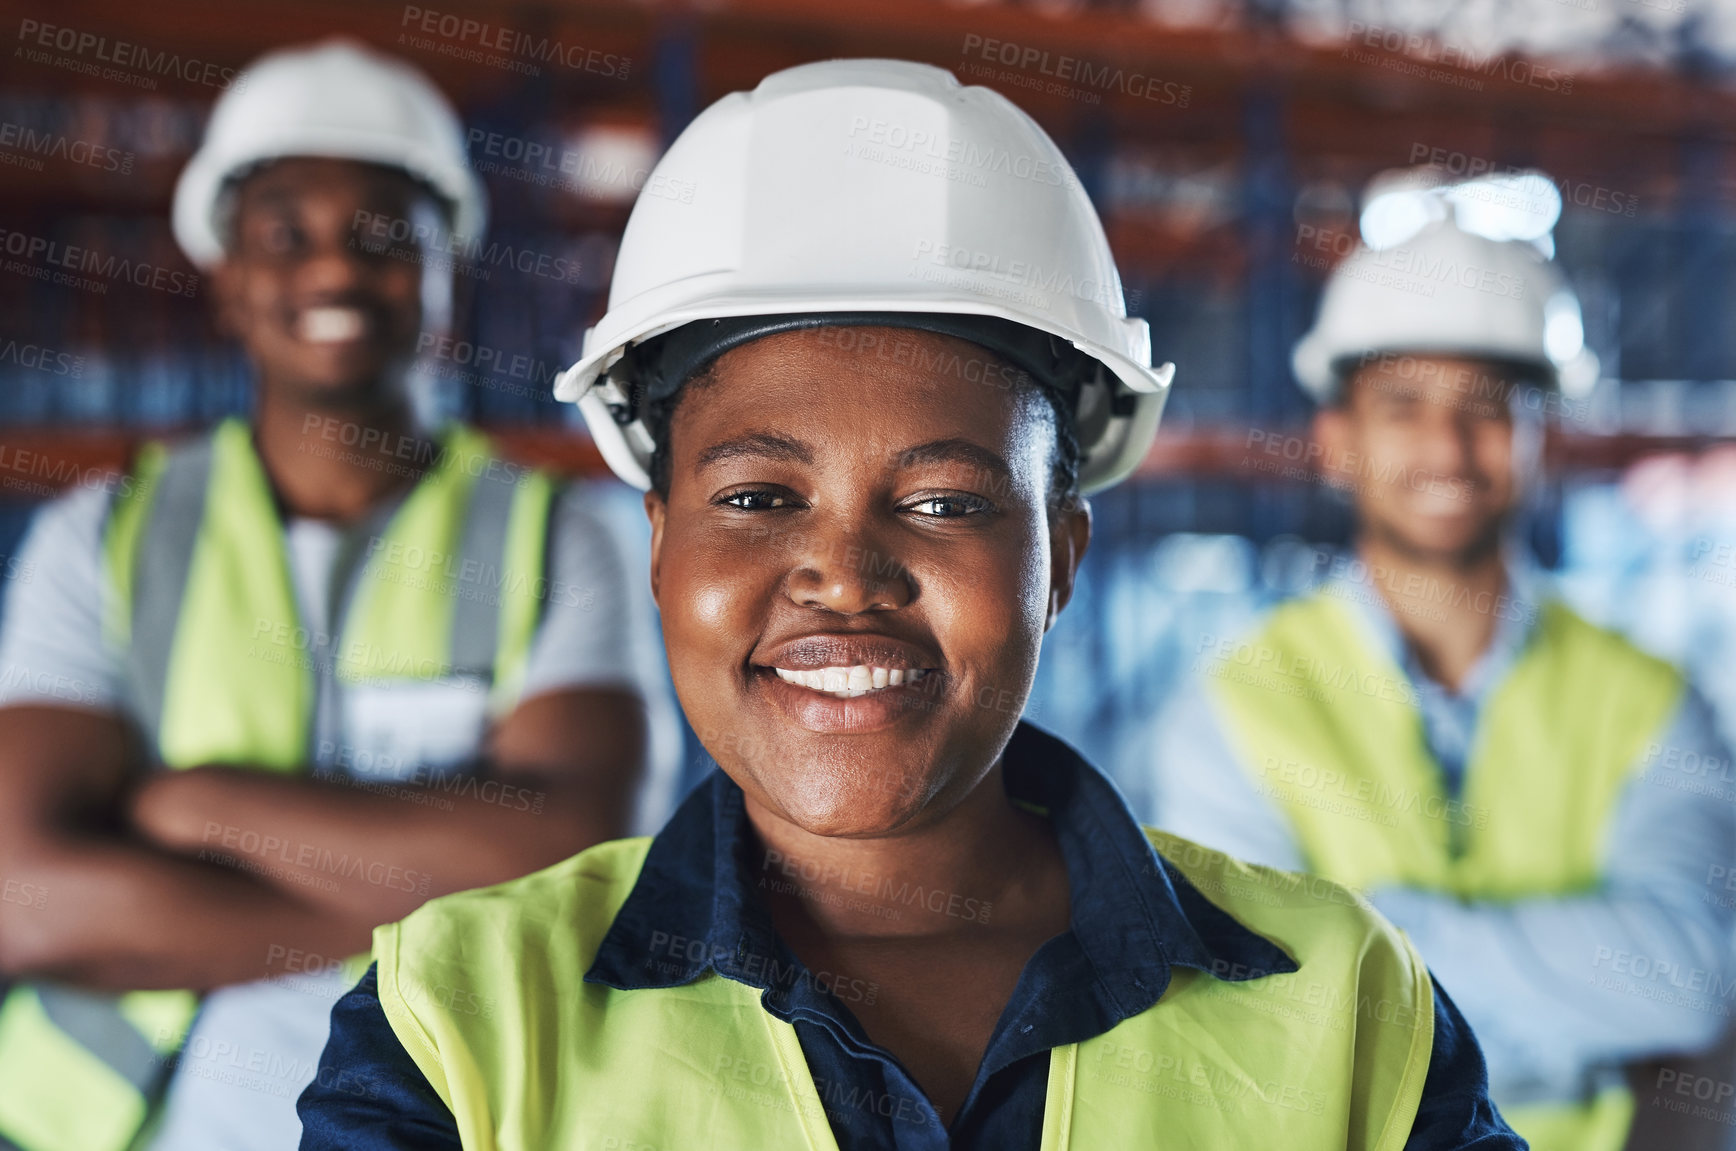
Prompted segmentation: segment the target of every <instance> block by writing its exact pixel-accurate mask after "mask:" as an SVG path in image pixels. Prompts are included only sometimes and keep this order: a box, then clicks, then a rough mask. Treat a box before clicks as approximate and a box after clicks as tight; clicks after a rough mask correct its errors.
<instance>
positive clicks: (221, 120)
mask: <svg viewBox="0 0 1736 1151" xmlns="http://www.w3.org/2000/svg"><path fill="white" fill-rule="evenodd" d="M287 156H326V157H334V158H338V159H344V160H363V161H367V162H370V163H375V164H385V165H389V166H391V167H395V168H401V169H403V170H404V171H406V172H408V173H409V174H410V175H412V176H414V177H416V178H417V179H419V180H421V181H423V182H424V183H426V184H427V185H428V186H429V187H430V188H432V189H433V190H434V191H435V192H436V193H438V194H439V195H440V196H441V197H442V198H443V199H444V200H445V201H446V202H447V204H448V206H449V207H450V208H451V211H452V227H453V231H455V232H457V233H458V234H459V235H463V236H480V235H481V234H482V229H483V226H484V224H485V223H486V221H487V215H488V200H487V196H486V194H485V193H484V191H483V188H482V183H481V181H479V180H478V179H477V178H476V175H475V174H474V173H473V172H471V170H470V166H469V164H468V162H467V161H466V159H465V151H464V132H463V129H462V127H461V126H460V124H459V121H458V117H457V115H456V114H455V113H454V112H453V111H452V106H451V105H450V104H448V103H447V102H446V98H445V97H444V96H442V95H441V94H440V90H439V89H438V88H436V87H434V85H433V84H432V83H431V82H430V81H429V80H428V78H427V77H426V76H424V75H423V74H422V73H421V72H419V71H418V70H416V69H415V68H413V67H411V66H410V65H409V64H406V63H404V62H403V61H401V60H396V59H393V58H391V57H389V56H384V55H381V54H380V53H378V52H374V51H372V50H370V49H368V48H366V47H364V46H362V45H361V44H359V43H356V42H355V41H352V40H347V39H341V38H339V39H333V40H328V41H325V42H323V43H320V44H316V45H313V46H310V47H300V48H289V49H284V50H282V51H277V52H272V53H269V54H268V55H265V56H262V57H260V58H259V59H258V60H256V61H254V62H253V63H252V64H251V65H249V66H248V67H247V68H246V69H245V70H244V71H243V72H242V73H241V74H240V75H239V76H237V77H236V79H235V82H234V84H233V85H231V86H230V88H229V90H228V91H226V92H224V94H223V96H222V97H221V98H220V99H219V100H218V101H217V105H216V107H215V108H213V109H212V111H211V121H210V123H209V124H208V125H207V126H206V129H205V141H204V143H203V144H202V145H201V146H200V148H199V151H198V152H197V153H195V154H194V156H193V159H192V160H191V161H189V162H188V164H187V167H186V169H185V170H184V171H182V173H181V178H180V181H179V183H177V184H176V185H175V205H174V227H175V239H176V240H178V241H179V242H180V245H181V250H182V251H184V252H186V253H187V258H188V259H190V260H192V261H193V263H194V264H197V265H198V266H200V267H209V266H211V265H212V264H215V263H217V262H218V261H219V260H221V259H222V258H223V235H222V228H223V222H222V221H221V220H219V219H218V218H217V216H218V212H219V210H220V208H221V206H222V205H221V198H222V194H223V191H224V188H225V186H226V185H227V184H228V182H229V181H230V180H233V179H235V178H237V177H239V176H241V175H243V174H244V173H246V172H247V170H248V169H250V168H253V167H254V166H256V165H258V164H262V163H265V162H266V161H270V160H277V159H282V158H284V157H287Z"/></svg>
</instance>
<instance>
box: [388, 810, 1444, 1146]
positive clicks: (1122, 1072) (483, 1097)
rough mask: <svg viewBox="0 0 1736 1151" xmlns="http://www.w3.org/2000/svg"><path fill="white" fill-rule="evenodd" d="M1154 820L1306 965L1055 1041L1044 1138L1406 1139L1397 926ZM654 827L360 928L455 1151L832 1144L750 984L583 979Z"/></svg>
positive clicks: (1214, 982)
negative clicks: (618, 983) (459, 1148)
mask: <svg viewBox="0 0 1736 1151" xmlns="http://www.w3.org/2000/svg"><path fill="white" fill-rule="evenodd" d="M1147 834H1148V835H1149V836H1150V838H1151V841H1152V844H1153V845H1154V846H1155V847H1156V848H1157V850H1158V851H1159V852H1161V853H1162V854H1163V855H1164V857H1165V858H1167V859H1169V860H1170V861H1171V862H1172V863H1174V864H1175V865H1176V866H1177V867H1178V868H1179V869H1180V871H1181V872H1182V874H1184V875H1185V876H1186V877H1187V878H1188V879H1189V880H1190V881H1191V882H1192V883H1193V884H1194V885H1195V886H1196V887H1198V888H1199V890H1200V891H1202V892H1205V893H1208V894H1209V896H1210V898H1212V899H1213V900H1214V902H1216V903H1217V904H1218V905H1219V906H1221V907H1222V908H1223V909H1224V910H1226V911H1227V912H1228V913H1229V914H1231V915H1232V916H1234V917H1235V918H1236V919H1237V920H1238V921H1240V922H1241V923H1242V924H1243V925H1245V926H1246V927H1248V928H1250V929H1251V930H1253V931H1255V932H1257V933H1259V934H1260V935H1262V936H1264V937H1266V938H1267V939H1270V940H1271V941H1272V942H1274V943H1275V944H1277V945H1278V946H1279V947H1281V948H1282V949H1283V950H1284V951H1285V952H1286V953H1288V954H1289V955H1290V957H1291V958H1292V959H1293V960H1295V962H1296V963H1297V965H1298V970H1296V971H1295V972H1294V973H1289V974H1274V975H1265V976H1260V977H1257V978H1252V979H1246V980H1242V981H1230V980H1226V979H1219V978H1216V977H1215V976H1213V975H1211V974H1209V973H1206V972H1203V971H1197V970H1194V969H1191V968H1181V967H1178V968H1175V969H1174V972H1173V975H1172V978H1171V982H1170V985H1169V987H1168V989H1167V990H1166V991H1165V992H1164V995H1163V998H1162V999H1161V1000H1159V1001H1158V1002H1157V1003H1156V1004H1154V1005H1153V1006H1152V1007H1151V1008H1149V1009H1148V1010H1146V1011H1144V1012H1142V1013H1140V1014H1138V1015H1136V1016H1133V1017H1131V1018H1129V1019H1126V1020H1124V1021H1123V1022H1121V1023H1120V1024H1118V1025H1117V1026H1116V1027H1114V1028H1112V1029H1111V1030H1110V1031H1108V1032H1106V1033H1105V1034H1103V1035H1100V1036H1097V1037H1096V1038H1093V1039H1089V1040H1086V1041H1085V1042H1083V1043H1078V1044H1069V1045H1067V1046H1064V1047H1057V1048H1055V1049H1053V1051H1051V1053H1050V1057H1049V1079H1048V1092H1047V1095H1046V1098H1045V1104H1044V1113H1043V1131H1042V1146H1043V1148H1044V1151H1063V1149H1066V1148H1072V1149H1074V1151H1101V1149H1104V1148H1117V1147H1155V1146H1165V1147H1178V1148H1182V1147H1192V1148H1239V1147H1283V1148H1286V1149H1294V1151H1305V1149H1307V1148H1322V1149H1324V1148H1331V1149H1332V1151H1400V1148H1402V1147H1403V1146H1404V1144H1405V1141H1406V1140H1407V1139H1408V1138H1409V1136H1410V1132H1411V1127H1412V1125H1413V1123H1414V1122H1415V1117H1416V1113H1417V1107H1418V1103H1419V1101H1420V1100H1421V1098H1422V1091H1423V1083H1424V1080H1425V1079H1426V1077H1427V1074H1428V1068H1429V1057H1430V1054H1431V1048H1432V1045H1433V1040H1434V995H1433V988H1432V987H1431V985H1430V982H1429V976H1428V972H1427V970H1426V968H1425V967H1424V966H1423V963H1422V960H1421V959H1420V958H1419V957H1418V956H1417V954H1416V952H1415V950H1414V949H1413V948H1412V947H1411V946H1410V943H1409V941H1408V940H1406V939H1405V938H1404V937H1403V935H1401V934H1400V933H1399V932H1398V931H1396V930H1394V929H1393V928H1392V927H1391V926H1390V925H1389V924H1387V923H1386V922H1385V920H1383V919H1381V918H1380V917H1379V916H1378V915H1376V914H1374V913H1373V911H1372V909H1370V908H1369V907H1368V905H1367V904H1366V903H1364V902H1362V901H1360V900H1359V899H1358V898H1357V897H1355V896H1353V895H1351V894H1350V893H1349V892H1347V891H1345V890H1344V889H1342V888H1340V887H1338V886H1336V885H1334V884H1330V883H1328V882H1327V881H1325V880H1321V879H1310V878H1308V877H1303V876H1296V875H1290V874H1286V873H1284V872H1279V871H1273V870H1271V869H1269V868H1261V867H1251V866H1249V865H1246V864H1243V863H1240V862H1237V861H1235V860H1231V859H1229V858H1228V857H1226V856H1224V855H1223V854H1222V853H1220V852H1214V851H1208V850H1206V849H1204V848H1200V847H1199V846H1197V845H1195V844H1190V843H1188V842H1186V841H1184V840H1180V839H1176V838H1174V837H1172V836H1168V835H1165V834H1164V833H1162V832H1157V831H1149V830H1148V831H1147ZM650 842H651V841H650V840H649V839H646V838H638V839H624V840H615V841H613V842H610V843H605V844H601V845H598V846H596V847H593V848H591V849H590V850H588V851H585V852H582V853H581V854H579V855H576V856H574V857H572V858H570V859H568V860H565V861H563V862H561V863H558V864H556V865H554V866H553V867H550V868H547V869H545V870H543V871H540V872H536V873H534V874H532V875H529V876H526V877H523V878H521V879H517V880H513V881H510V882H508V883H504V884H501V885H498V886H496V887H491V888H481V889H477V890H474V891H466V892H459V893H457V894H454V895H449V896H445V897H442V898H440V899H436V900H433V901H431V902H429V903H427V904H424V905H423V906H422V907H421V908H419V909H418V910H416V911H415V912H412V913H411V914H410V915H409V916H408V917H407V918H406V919H404V920H403V921H402V922H400V923H396V924H389V925H387V926H384V927H380V928H378V929H376V931H375V933H374V958H375V961H376V962H377V963H378V965H379V972H378V979H379V996H380V1004H381V1007H382V1008H383V1010H384V1013H385V1016H386V1019H387V1020H388V1021H389V1023H390V1024H391V1027H392V1030H393V1032H394V1033H395V1034H396V1035H397V1036H398V1039H399V1040H400V1042H402V1044H403V1046H404V1048H405V1050H406V1051H407V1052H408V1053H409V1055H410V1057H411V1058H412V1059H413V1060H414V1061H415V1062H416V1065H417V1066H418V1067H419V1068H420V1069H421V1070H422V1072H423V1074H425V1075H426V1076H427V1078H428V1082H429V1083H430V1085H431V1086H432V1087H433V1089H434V1090H435V1092H436V1093H437V1094H438V1095H439V1096H440V1098H441V1100H442V1101H444V1102H445V1104H446V1106H447V1107H448V1108H450V1109H451V1111H452V1114H453V1116H454V1118H455V1120H456V1122H457V1127H458V1131H459V1134H460V1136H461V1138H462V1140H463V1144H464V1147H465V1148H466V1149H467V1151H533V1149H536V1151H542V1149H545V1148H551V1147H559V1148H561V1149H562V1151H621V1149H624V1148H632V1147H640V1148H682V1147H719V1148H753V1149H754V1151H786V1149H787V1151H796V1149H802V1151H819V1149H822V1148H823V1149H826V1151H836V1148H837V1143H836V1141H835V1140H834V1138H833V1136H832V1131H831V1127H830V1124H829V1122H828V1119H827V1114H826V1108H827V1105H828V1103H827V1100H825V1099H824V1098H822V1096H821V1094H820V1092H819V1090H818V1088H817V1086H816V1084H815V1082H814V1079H813V1076H812V1075H811V1074H810V1072H809V1070H808V1066H807V1062H806V1060H805V1059H804V1057H803V1055H802V1048H801V1044H800V1041H799V1040H798V1039H797V1036H796V1031H795V1028H794V1027H793V1026H791V1025H790V1024H789V1023H786V1022H784V1021H783V1020H781V1019H778V1018H777V1017H776V1016H774V1015H772V1014H771V1013H770V1012H768V1011H767V1010H766V1009H765V1008H764V1006H762V1004H761V1002H760V995H761V993H760V991H759V989H757V988H754V987H750V986H747V985H745V984H742V983H738V982H736V981H734V980H731V979H726V978H724V977H723V976H721V975H718V974H716V973H715V972H708V973H706V974H705V975H702V976H700V977H699V978H698V979H696V980H695V981H694V982H692V983H689V984H685V985H682V986H678V987H658V988H644V989H637V990H628V991H622V990H617V989H615V988H612V987H608V986H605V985H603V984H597V983H586V982H584V974H585V972H586V971H587V970H589V969H590V966H591V963H592V961H593V960H594V959H595V957H596V953H597V949H598V948H599V946H600V945H601V943H602V940H603V937H604V935H605V934H606V933H607V931H608V929H609V926H610V924H611V923H612V922H613V920H614V917H615V915H616V913H617V911H618V910H619V909H620V907H621V905H622V904H623V903H624V902H625V901H626V899H627V896H628V894H629V892H630V891H631V890H632V888H633V884H634V882H635V880H636V879H637V878H638V875H639V871H640V868H641V866H642V864H643V862H644V859H645V855H646V852H647V850H648V848H649V846H650ZM1156 862H1157V861H1156V860H1155V859H1154V860H1153V864H1154V866H1155V865H1156ZM832 1102H833V1103H834V1104H836V1100H834V1101H832Z"/></svg>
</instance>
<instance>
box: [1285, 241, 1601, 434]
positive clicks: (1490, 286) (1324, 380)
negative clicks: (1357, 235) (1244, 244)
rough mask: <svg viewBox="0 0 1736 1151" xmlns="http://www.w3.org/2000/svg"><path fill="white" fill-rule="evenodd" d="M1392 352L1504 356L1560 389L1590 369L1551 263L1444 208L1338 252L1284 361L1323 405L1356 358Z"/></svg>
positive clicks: (1574, 306) (1593, 367)
mask: <svg viewBox="0 0 1736 1151" xmlns="http://www.w3.org/2000/svg"><path fill="white" fill-rule="evenodd" d="M1401 354H1408V355H1443V356H1463V357H1468V358H1475V359H1490V360H1498V361H1504V362H1508V363H1512V364H1516V365H1520V366H1524V367H1527V368H1530V369H1531V370H1532V371H1534V372H1535V374H1536V376H1537V377H1538V379H1539V380H1541V381H1542V382H1545V383H1547V384H1550V385H1555V384H1566V385H1569V390H1574V389H1575V388H1577V387H1583V386H1585V385H1586V384H1588V383H1589V382H1595V379H1596V373H1597V360H1596V357H1595V355H1593V354H1592V353H1591V352H1590V351H1589V350H1587V349H1586V347H1585V340H1584V331H1583V328H1582V325H1581V322H1580V313H1579V303H1578V301H1577V299H1575V297H1574V295H1573V292H1572V289H1570V288H1569V287H1568V285H1567V282H1566V280H1565V279H1564V278H1563V277H1562V275H1561V273H1560V271H1558V270H1557V268H1556V266H1555V264H1554V262H1553V261H1551V260H1549V259H1548V258H1547V257H1545V256H1544V255H1543V253H1542V252H1541V251H1539V250H1538V248H1537V247H1536V245H1534V244H1532V243H1529V242H1526V241H1523V240H1493V239H1489V238H1488V237H1486V236H1481V235H1477V234H1475V233H1473V232H1469V231H1466V230H1465V229H1463V228H1461V227H1460V226H1459V225H1458V223H1457V222H1456V220H1455V219H1454V217H1453V215H1452V213H1451V212H1450V211H1449V212H1447V214H1446V216H1445V218H1444V219H1441V220H1437V221H1435V222H1433V223H1431V224H1429V225H1428V226H1427V227H1424V228H1423V229H1422V230H1421V231H1419V232H1417V233H1416V234H1415V235H1413V236H1411V237H1410V238H1408V239H1406V240H1404V241H1403V242H1401V243H1398V244H1395V245H1393V246H1391V247H1385V248H1371V247H1369V246H1368V245H1366V244H1363V245H1359V246H1358V247H1357V249H1356V250H1355V251H1354V252H1352V253H1351V254H1350V255H1349V256H1348V257H1346V258H1345V260H1344V262H1343V263H1341V264H1339V265H1338V267H1337V268H1336V269H1334V270H1333V273H1332V277H1331V279H1330V280H1328V282H1327V284H1326V291H1325V293H1324V294H1323V296H1322V298H1321V302H1320V313H1319V316H1318V317H1317V318H1316V320H1315V322H1314V327H1313V329H1312V330H1311V331H1309V333H1308V334H1307V335H1306V336H1304V337H1302V339H1301V340H1300V341H1299V342H1298V343H1297V344H1296V347H1295V349H1294V351H1293V352H1292V353H1291V357H1290V364H1291V367H1292V369H1293V370H1294V371H1295V373H1296V378H1297V379H1298V380H1299V381H1300V382H1301V384H1302V387H1303V390H1305V391H1306V392H1307V393H1308V394H1309V395H1310V396H1311V397H1313V399H1314V400H1315V402H1316V403H1319V404H1323V405H1324V404H1332V403H1335V402H1336V401H1337V399H1338V394H1339V391H1340V389H1341V387H1342V385H1343V382H1344V380H1345V378H1346V373H1347V372H1349V371H1350V370H1352V369H1353V368H1354V367H1355V366H1356V364H1358V363H1360V362H1364V361H1366V360H1367V359H1370V358H1374V357H1378V356H1382V355H1401ZM1588 373H1589V375H1590V380H1589V381H1588V380H1587V379H1586V376H1587V374H1588Z"/></svg>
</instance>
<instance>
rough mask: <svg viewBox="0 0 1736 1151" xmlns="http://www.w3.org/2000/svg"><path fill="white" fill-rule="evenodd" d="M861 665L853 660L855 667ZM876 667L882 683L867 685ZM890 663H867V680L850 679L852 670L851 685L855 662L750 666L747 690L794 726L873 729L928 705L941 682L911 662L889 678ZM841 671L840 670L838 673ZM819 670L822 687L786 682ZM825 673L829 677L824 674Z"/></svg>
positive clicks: (846, 730) (828, 729)
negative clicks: (757, 694) (837, 665)
mask: <svg viewBox="0 0 1736 1151" xmlns="http://www.w3.org/2000/svg"><path fill="white" fill-rule="evenodd" d="M860 666H861V665H857V667H860ZM876 670H878V671H879V672H881V673H884V674H885V680H886V682H885V685H884V686H881V687H875V686H873V681H874V679H875V678H876V676H875V672H876ZM891 670H892V669H890V668H879V669H875V668H872V667H869V668H868V669H867V675H868V677H869V686H867V687H861V686H855V685H852V684H851V682H850V680H851V673H852V672H853V671H854V672H855V680H856V683H857V685H859V684H860V682H861V678H862V673H861V672H860V671H856V668H810V669H803V670H800V671H796V670H793V669H788V668H772V667H755V668H754V669H753V674H752V676H751V677H750V681H749V687H750V690H757V691H760V692H764V693H765V695H766V696H767V697H769V698H770V699H771V701H772V703H773V704H774V705H775V706H776V707H777V708H778V709H779V710H780V711H782V712H783V713H784V715H785V717H786V718H788V719H789V720H790V721H791V722H793V723H795V724H796V725H797V726H798V727H803V728H806V729H807V730H809V731H815V732H822V733H828V734H839V733H860V732H870V731H878V730H879V729H881V728H884V727H890V726H891V725H892V724H894V723H897V722H898V721H899V720H900V719H902V718H904V717H905V716H906V715H908V714H910V713H911V712H913V711H917V710H921V709H925V708H930V707H932V706H933V697H934V695H935V689H936V688H940V687H943V686H944V685H943V683H941V682H940V680H939V677H938V676H936V675H935V673H934V672H932V671H924V670H922V669H916V668H912V669H910V670H908V671H903V670H901V672H900V679H901V681H902V682H900V683H898V684H896V685H894V684H893V683H892V682H891V678H892V677H891ZM840 673H841V674H840ZM790 675H798V676H803V677H807V676H815V675H817V676H819V677H821V683H822V685H823V686H822V687H820V688H813V687H809V686H807V685H806V684H805V683H797V682H791V681H790V680H789V679H788V678H786V677H787V676H790ZM828 677H829V679H828ZM836 683H842V684H843V686H842V687H841V688H837V689H834V690H827V688H828V687H829V686H830V684H836Z"/></svg>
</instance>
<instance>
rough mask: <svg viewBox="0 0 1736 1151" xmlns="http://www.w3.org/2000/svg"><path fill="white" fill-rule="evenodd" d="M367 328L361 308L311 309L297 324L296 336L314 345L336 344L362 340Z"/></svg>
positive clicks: (302, 315) (304, 313)
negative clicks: (344, 341)
mask: <svg viewBox="0 0 1736 1151" xmlns="http://www.w3.org/2000/svg"><path fill="white" fill-rule="evenodd" d="M367 326H368V320H367V317H366V316H364V315H363V314H362V311H361V309H360V308H333V307H324V308H309V309H307V310H306V311H304V312H303V313H302V314H301V318H300V319H299V320H298V321H297V322H296V328H297V332H296V334H297V335H299V336H300V337H301V338H302V339H304V340H306V341H307V342H309V343H312V344H335V343H338V342H340V341H343V340H359V339H361V337H362V333H363V332H364V331H366V330H367Z"/></svg>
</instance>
